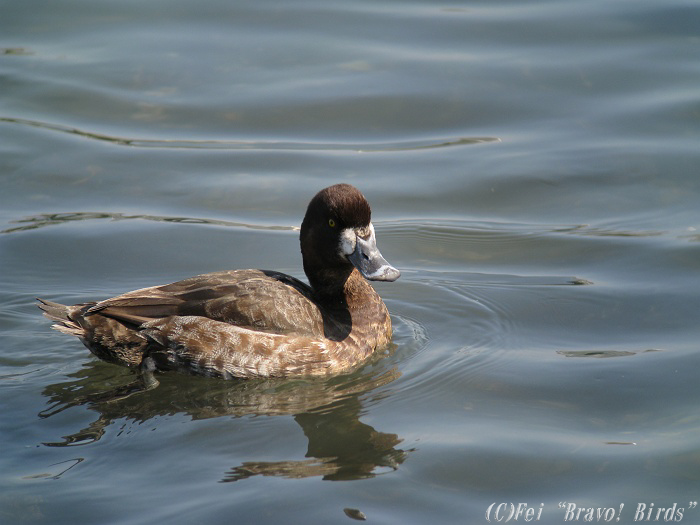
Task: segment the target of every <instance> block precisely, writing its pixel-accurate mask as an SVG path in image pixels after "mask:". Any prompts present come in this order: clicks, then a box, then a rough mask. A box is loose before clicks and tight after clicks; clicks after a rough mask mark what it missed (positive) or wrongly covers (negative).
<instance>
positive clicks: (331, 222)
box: [328, 219, 335, 228]
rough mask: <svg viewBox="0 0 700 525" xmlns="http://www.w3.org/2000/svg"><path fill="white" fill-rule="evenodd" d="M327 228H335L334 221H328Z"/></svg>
mask: <svg viewBox="0 0 700 525" xmlns="http://www.w3.org/2000/svg"><path fill="white" fill-rule="evenodd" d="M328 226H330V227H331V228H335V221H334V220H333V219H328Z"/></svg>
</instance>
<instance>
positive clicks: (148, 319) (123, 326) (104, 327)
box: [37, 183, 400, 382]
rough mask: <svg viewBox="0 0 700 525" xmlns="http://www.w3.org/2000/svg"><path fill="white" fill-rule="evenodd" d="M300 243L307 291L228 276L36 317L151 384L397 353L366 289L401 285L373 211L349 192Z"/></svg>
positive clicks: (304, 369) (280, 276)
mask: <svg viewBox="0 0 700 525" xmlns="http://www.w3.org/2000/svg"><path fill="white" fill-rule="evenodd" d="M299 240H300V246H301V254H302V263H303V269H304V273H305V274H306V277H307V279H308V284H306V283H304V282H303V281H301V280H299V279H296V278H295V277H292V276H290V275H286V274H284V273H280V272H276V271H270V270H228V271H218V272H214V273H206V274H202V275H197V276H194V277H190V278H187V279H184V280H181V281H178V282H174V283H170V284H166V285H161V286H153V287H149V288H142V289H138V290H134V291H131V292H128V293H125V294H122V295H118V296H116V297H112V298H110V299H106V300H103V301H96V302H87V303H81V304H75V305H72V306H68V305H63V304H60V303H56V302H53V301H49V300H46V299H39V298H37V300H38V301H39V304H38V306H39V308H41V310H42V311H43V314H44V316H46V317H47V318H48V319H50V320H51V321H53V322H54V324H53V325H52V328H54V329H56V330H58V331H59V332H62V333H64V334H68V335H72V336H76V337H78V339H79V340H80V341H81V342H82V343H83V344H84V345H85V346H86V347H87V348H88V349H89V350H90V351H91V352H92V353H93V354H94V355H95V356H97V357H98V358H100V359H102V360H104V361H107V362H110V363H114V364H117V365H122V366H127V367H130V368H133V369H136V370H137V371H139V372H141V373H143V374H148V375H150V376H151V377H152V376H153V374H154V373H155V372H158V373H160V372H166V371H173V370H174V371H179V372H184V373H188V374H194V375H203V376H207V377H218V378H223V379H253V378H276V377H305V376H328V375H333V374H340V373H344V372H347V371H351V370H353V369H355V368H356V367H358V366H359V365H361V364H362V363H364V362H366V361H367V360H368V359H369V358H370V356H372V355H373V354H374V353H375V351H377V350H378V349H381V348H384V347H386V346H387V345H388V344H389V343H390V341H391V335H392V328H391V318H390V316H389V312H388V309H387V307H386V305H385V304H384V302H383V301H382V299H381V297H380V296H379V294H378V293H377V292H376V290H375V289H374V287H373V286H372V285H371V284H370V283H369V282H368V281H389V282H391V281H395V280H396V279H398V278H399V276H400V272H399V270H397V269H396V268H395V267H393V266H392V265H391V264H389V263H388V262H387V261H386V259H385V258H384V257H383V256H382V254H381V253H380V251H379V249H378V248H377V242H376V235H375V230H374V226H373V224H372V221H371V209H370V205H369V203H368V202H367V199H366V198H365V196H364V195H363V194H362V193H361V192H360V191H359V190H358V189H357V188H355V187H354V186H352V185H350V184H345V183H341V184H335V185H333V186H329V187H327V188H325V189H322V190H321V191H319V192H318V193H317V194H316V195H315V196H314V197H313V198H312V199H311V201H310V202H309V205H308V207H307V210H306V214H305V215H304V219H303V221H302V223H301V229H300V235H299ZM156 382H157V381H156Z"/></svg>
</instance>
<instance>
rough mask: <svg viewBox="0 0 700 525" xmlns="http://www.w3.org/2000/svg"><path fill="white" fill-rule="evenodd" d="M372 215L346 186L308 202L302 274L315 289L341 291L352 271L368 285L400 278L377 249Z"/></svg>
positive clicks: (355, 191) (303, 228) (361, 198)
mask: <svg viewBox="0 0 700 525" xmlns="http://www.w3.org/2000/svg"><path fill="white" fill-rule="evenodd" d="M371 218H372V211H371V209H370V207H369V203H368V202H367V199H365V197H364V195H362V193H360V191H359V190H358V189H357V188H355V187H354V186H351V185H350V184H336V185H334V186H329V187H328V188H325V189H323V190H321V191H319V192H318V193H317V194H316V196H315V197H314V198H313V199H311V202H310V203H309V207H308V208H307V210H306V215H305V216H304V221H303V222H302V224H301V236H300V240H301V253H302V256H303V259H304V272H306V276H307V277H308V278H309V282H310V283H311V286H312V287H313V288H314V289H316V290H319V289H322V288H325V289H328V288H329V287H330V288H333V287H338V288H342V286H343V283H344V282H345V280H346V279H347V277H348V275H350V273H351V272H352V270H353V268H357V269H358V270H359V272H360V273H361V274H362V275H363V276H364V277H365V278H366V279H369V280H372V281H395V280H396V279H398V278H399V276H400V275H401V274H400V272H399V271H398V270H397V269H396V268H394V267H393V266H391V265H390V264H389V263H388V262H387V261H386V260H385V259H384V257H382V254H381V253H380V252H379V250H378V249H377V243H376V239H375V236H374V226H372V222H371Z"/></svg>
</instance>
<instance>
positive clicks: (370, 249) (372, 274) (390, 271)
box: [347, 226, 401, 281]
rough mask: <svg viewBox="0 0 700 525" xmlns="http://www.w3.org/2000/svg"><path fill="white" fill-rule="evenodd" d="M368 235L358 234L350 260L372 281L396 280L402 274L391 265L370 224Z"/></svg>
mask: <svg viewBox="0 0 700 525" xmlns="http://www.w3.org/2000/svg"><path fill="white" fill-rule="evenodd" d="M368 230H369V231H368V235H366V236H365V237H362V236H361V235H360V234H359V233H357V235H356V241H355V249H354V250H353V252H352V253H351V254H350V255H348V256H347V257H348V260H349V261H350V262H351V263H352V264H353V266H354V267H355V268H357V269H358V270H359V271H360V273H361V274H362V276H363V277H364V278H365V279H368V280H370V281H395V280H396V279H398V278H399V276H400V275H401V272H399V271H398V270H397V269H396V268H394V267H393V266H392V265H390V264H389V263H388V262H387V261H386V259H385V258H384V257H382V254H381V253H380V252H379V249H378V248H377V240H376V238H375V236H374V228H372V227H371V226H370V228H369V229H368Z"/></svg>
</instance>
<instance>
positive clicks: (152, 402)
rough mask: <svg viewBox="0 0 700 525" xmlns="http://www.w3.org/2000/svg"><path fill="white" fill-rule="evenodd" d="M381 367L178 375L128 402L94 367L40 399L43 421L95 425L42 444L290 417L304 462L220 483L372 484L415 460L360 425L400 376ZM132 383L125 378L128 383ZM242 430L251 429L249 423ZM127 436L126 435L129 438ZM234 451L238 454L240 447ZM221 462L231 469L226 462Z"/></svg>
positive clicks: (235, 473) (256, 464)
mask: <svg viewBox="0 0 700 525" xmlns="http://www.w3.org/2000/svg"><path fill="white" fill-rule="evenodd" d="M379 363H386V361H384V360H381V361H380V360H379V359H377V364H376V365H369V366H368V367H363V368H362V370H358V371H356V372H354V373H352V374H350V375H340V376H336V377H332V378H311V379H305V380H296V381H289V380H280V379H257V380H251V381H236V382H222V381H207V380H201V379H199V378H192V377H186V376H182V375H177V374H173V375H168V376H163V377H162V380H161V384H160V387H159V388H158V389H156V390H151V391H144V392H141V393H140V394H139V395H133V396H124V395H123V394H124V392H123V391H122V390H123V389H122V388H121V387H117V388H116V389H114V390H113V391H106V392H103V391H100V388H101V387H104V385H105V384H113V382H114V379H115V377H114V374H113V373H112V372H113V371H112V370H110V368H109V366H108V365H105V364H104V363H101V362H98V361H93V362H92V363H90V364H89V365H87V366H85V367H83V368H82V369H81V370H79V371H77V372H75V373H73V374H71V376H72V378H71V379H70V380H69V381H66V382H63V383H57V384H53V385H49V386H47V387H46V388H45V389H44V392H43V394H44V395H45V396H46V397H48V398H49V402H50V403H51V406H50V407H49V408H47V409H46V410H44V411H43V412H41V413H40V414H39V416H40V417H42V418H50V417H52V416H54V415H56V414H59V413H61V412H63V411H64V410H66V409H69V408H73V407H77V406H84V407H86V408H88V409H89V410H91V411H94V412H97V414H98V418H97V419H96V420H95V421H94V422H92V423H91V424H90V425H89V426H87V427H86V428H84V429H82V430H80V431H77V432H75V433H73V434H71V435H69V436H65V437H64V439H63V440H62V441H58V442H53V443H44V444H45V445H47V446H50V447H75V446H81V445H89V444H91V443H94V442H95V441H98V440H100V439H101V438H102V436H103V435H104V434H105V433H107V432H112V433H114V434H121V433H122V431H123V429H124V427H125V426H126V427H128V426H130V423H129V421H131V422H133V425H134V426H135V427H142V425H143V424H144V423H146V422H148V421H153V423H152V425H158V424H159V423H158V422H159V420H162V418H163V416H167V415H173V414H178V413H179V414H186V415H187V416H189V417H191V418H192V419H194V420H204V419H210V418H218V417H222V416H224V417H231V416H233V417H239V416H248V415H274V416H293V418H294V421H296V423H297V424H298V425H299V426H300V427H301V429H302V431H303V432H304V435H305V436H306V439H307V440H308V445H307V450H306V454H305V457H304V458H303V459H299V457H298V456H297V455H296V454H295V457H294V458H290V459H287V460H280V461H256V460H255V456H254V455H253V456H252V457H251V458H250V459H249V460H247V461H245V462H243V463H240V464H238V465H237V466H235V464H234V465H233V466H230V467H229V468H228V469H227V471H226V472H221V471H219V473H218V475H219V476H220V477H219V478H218V480H220V481H237V480H242V479H245V478H248V477H251V476H256V475H262V476H278V477H285V478H302V477H313V476H322V477H323V478H324V479H330V480H347V479H360V478H366V477H372V476H375V475H377V474H381V473H383V472H386V471H388V470H395V469H397V468H398V467H399V465H401V464H402V463H403V462H404V461H405V459H406V456H407V454H408V452H410V450H402V449H400V448H396V447H397V446H398V445H399V443H401V441H402V440H401V439H400V438H399V437H398V436H397V435H396V434H391V433H385V432H380V431H378V430H375V429H374V428H373V427H371V426H369V425H367V424H365V423H363V422H362V421H360V415H361V413H362V408H363V404H364V401H365V400H367V399H371V396H373V395H374V394H373V391H376V390H377V389H381V387H384V386H386V385H388V384H389V383H391V382H392V381H393V380H394V379H396V378H397V377H398V375H399V372H398V371H397V370H396V369H393V368H391V369H388V370H387V369H386V368H385V367H383V366H382V365H380V364H379ZM127 377H128V374H126V375H125V376H124V378H127ZM115 423H116V427H117V428H115ZM242 423H244V424H246V425H247V423H245V421H242ZM146 426H147V427H148V426H149V425H146ZM128 434H129V432H124V436H126V435H128ZM280 439H284V438H280ZM234 449H235V450H237V449H236V448H235V445H234ZM239 452H240V451H239ZM257 453H260V454H261V455H268V453H269V451H267V450H266V451H257V450H255V451H253V452H252V454H257ZM249 454H250V452H249ZM247 455H248V454H247ZM222 461H224V465H226V463H225V462H226V458H225V457H224V458H222ZM232 463H233V462H232Z"/></svg>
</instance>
